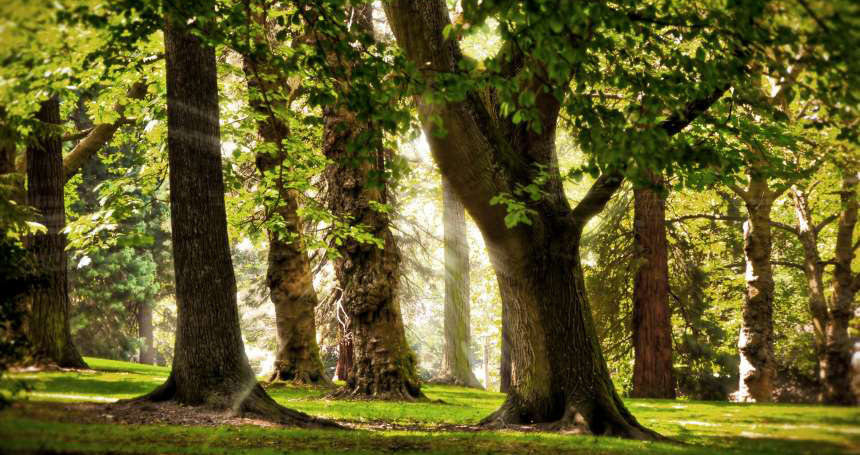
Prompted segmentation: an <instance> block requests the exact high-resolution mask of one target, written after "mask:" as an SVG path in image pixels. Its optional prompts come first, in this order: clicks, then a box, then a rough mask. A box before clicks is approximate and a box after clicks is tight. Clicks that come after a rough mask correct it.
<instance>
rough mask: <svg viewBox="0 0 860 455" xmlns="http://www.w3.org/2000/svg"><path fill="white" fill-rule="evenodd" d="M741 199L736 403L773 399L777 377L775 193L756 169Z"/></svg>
mask: <svg viewBox="0 0 860 455" xmlns="http://www.w3.org/2000/svg"><path fill="white" fill-rule="evenodd" d="M742 197H743V199H744V202H745V204H746V208H747V213H748V217H749V218H748V219H747V221H746V222H745V223H744V257H745V262H746V274H745V279H746V283H747V292H746V294H745V295H744V306H743V321H742V325H741V331H740V336H739V337H738V351H739V353H740V358H741V363H740V384H739V388H738V393H737V398H738V400H739V401H755V402H769V401H772V400H773V380H774V376H775V374H776V371H775V361H774V357H773V286H774V284H773V270H772V268H771V264H770V260H771V232H770V229H771V220H770V212H771V208H772V207H773V201H774V193H773V192H772V191H771V190H770V188H768V184H767V180H766V178H765V177H764V176H762V175H760V173H759V172H757V170H756V169H755V168H753V169H752V170H751V172H750V177H749V186H748V188H747V190H746V191H745V192H743V194H742Z"/></svg>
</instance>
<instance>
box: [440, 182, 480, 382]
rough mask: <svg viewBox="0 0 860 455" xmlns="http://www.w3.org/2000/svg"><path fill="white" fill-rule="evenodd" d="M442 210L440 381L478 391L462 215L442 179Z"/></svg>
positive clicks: (457, 201) (466, 247)
mask: <svg viewBox="0 0 860 455" xmlns="http://www.w3.org/2000/svg"><path fill="white" fill-rule="evenodd" d="M442 206H443V211H444V214H443V222H444V225H445V324H444V326H445V352H444V355H443V357H442V359H443V362H442V379H441V381H442V382H447V383H453V384H457V385H462V386H466V387H475V388H481V382H480V381H478V378H477V377H475V373H474V372H473V371H472V362H471V357H472V356H471V334H470V330H471V328H470V325H469V319H470V318H469V241H468V239H467V237H466V211H465V209H464V208H463V204H461V203H460V200H459V199H457V195H456V194H454V191H453V189H452V188H451V185H450V184H448V182H447V181H445V179H442Z"/></svg>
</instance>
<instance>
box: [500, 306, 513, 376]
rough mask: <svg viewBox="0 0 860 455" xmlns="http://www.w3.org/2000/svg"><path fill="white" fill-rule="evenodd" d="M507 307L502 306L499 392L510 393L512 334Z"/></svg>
mask: <svg viewBox="0 0 860 455" xmlns="http://www.w3.org/2000/svg"><path fill="white" fill-rule="evenodd" d="M506 314H507V312H506V311H505V306H504V305H502V354H501V358H500V359H499V392H502V393H508V392H509V391H510V390H511V374H512V371H511V367H512V365H511V334H510V331H511V329H510V327H509V325H510V324H509V323H508V320H507V316H506Z"/></svg>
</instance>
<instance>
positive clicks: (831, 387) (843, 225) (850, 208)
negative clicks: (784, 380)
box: [822, 172, 860, 405]
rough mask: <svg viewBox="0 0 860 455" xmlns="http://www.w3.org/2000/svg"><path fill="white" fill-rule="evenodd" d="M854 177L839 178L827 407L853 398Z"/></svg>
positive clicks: (857, 278)
mask: <svg viewBox="0 0 860 455" xmlns="http://www.w3.org/2000/svg"><path fill="white" fill-rule="evenodd" d="M857 181H858V175H857V174H856V173H849V172H846V173H845V174H844V175H843V177H842V189H841V191H840V194H839V198H840V201H841V211H840V213H839V220H838V223H839V227H838V229H837V233H836V248H835V250H836V251H835V253H836V254H835V259H836V267H835V269H834V270H833V285H832V288H831V289H832V292H831V294H832V296H831V299H832V302H831V305H830V318H829V319H828V321H827V329H826V343H825V347H824V365H823V366H822V369H823V371H824V391H823V397H822V398H823V401H824V402H825V403H827V404H840V405H854V404H856V402H857V398H856V396H855V395H854V394H853V393H852V391H851V350H852V346H851V339H850V338H849V336H848V324H849V322H850V321H851V316H852V315H853V314H854V295H855V294H856V293H857V290H858V288H860V274H856V275H855V274H854V273H852V271H851V265H852V262H853V261H854V228H855V226H856V225H857Z"/></svg>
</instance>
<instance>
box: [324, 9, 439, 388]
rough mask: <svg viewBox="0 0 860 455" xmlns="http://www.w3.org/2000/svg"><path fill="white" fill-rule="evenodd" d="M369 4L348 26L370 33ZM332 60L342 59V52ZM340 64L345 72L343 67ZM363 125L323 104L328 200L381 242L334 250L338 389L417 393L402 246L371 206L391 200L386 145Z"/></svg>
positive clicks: (354, 242)
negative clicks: (341, 336) (346, 347)
mask: <svg viewBox="0 0 860 455" xmlns="http://www.w3.org/2000/svg"><path fill="white" fill-rule="evenodd" d="M371 10H372V8H371V6H370V5H369V4H366V5H362V6H359V7H355V8H354V9H353V11H352V14H351V17H352V26H353V27H356V28H357V29H358V30H362V31H363V32H366V33H371V34H372V31H373V23H372V17H371ZM335 61H336V62H337V64H342V65H346V63H343V62H342V61H341V60H340V59H335ZM344 70H345V71H344V73H345V74H349V71H348V68H344ZM345 85H346V86H348V84H345ZM368 128H369V126H368V125H366V124H362V123H361V122H360V121H358V120H357V119H356V115H355V113H353V112H349V111H346V110H345V108H343V107H342V106H332V107H329V108H327V109H326V112H325V127H324V146H323V147H324V153H325V156H326V157H327V158H329V159H330V160H331V161H332V163H333V164H332V165H330V166H329V169H328V170H327V171H326V180H327V186H328V203H329V208H330V210H331V211H332V213H333V214H335V215H336V216H338V217H339V218H340V219H341V220H344V221H346V222H347V223H349V225H351V226H354V227H358V226H361V227H362V228H363V229H365V230H366V231H367V232H368V233H370V234H372V235H373V236H374V237H375V238H377V239H379V240H381V242H382V246H381V247H379V246H377V245H376V244H375V243H373V242H369V243H365V242H360V241H358V240H355V239H353V238H345V239H343V241H342V243H341V245H339V246H338V248H337V250H338V253H339V254H340V257H339V258H338V259H337V260H336V261H335V266H334V268H335V274H336V276H337V280H338V283H339V284H340V288H341V291H342V294H341V300H340V301H341V302H342V305H343V308H344V310H345V311H346V314H347V316H348V318H349V323H350V328H351V330H352V342H353V354H354V358H353V366H352V371H351V372H350V375H349V376H348V377H347V380H346V386H345V387H344V388H343V389H342V390H340V391H339V392H338V393H337V394H336V396H342V397H356V398H373V399H393V400H398V399H399V400H412V399H415V398H423V394H422V393H421V385H420V382H419V380H418V365H417V361H416V359H415V355H414V354H413V353H412V350H411V349H410V348H409V345H408V343H407V341H406V329H405V327H404V325H403V318H402V316H401V314H400V302H399V301H398V291H399V287H400V250H399V249H398V248H397V244H396V243H395V241H394V236H393V235H392V234H391V230H390V228H389V225H390V223H391V220H390V217H389V215H388V214H387V213H385V212H384V211H381V210H378V209H376V208H374V207H373V205H374V204H377V203H379V204H386V203H390V202H391V201H390V198H389V196H388V193H387V185H386V183H385V182H380V181H379V180H378V179H379V176H382V175H385V172H384V171H385V162H386V159H387V158H386V154H387V153H389V152H387V151H385V150H383V149H382V147H381V144H378V143H376V142H371V141H369V140H368V138H369V137H370V136H372V135H369V134H367V132H368ZM374 176H376V177H374ZM374 178H375V179H376V181H373V179H374Z"/></svg>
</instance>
